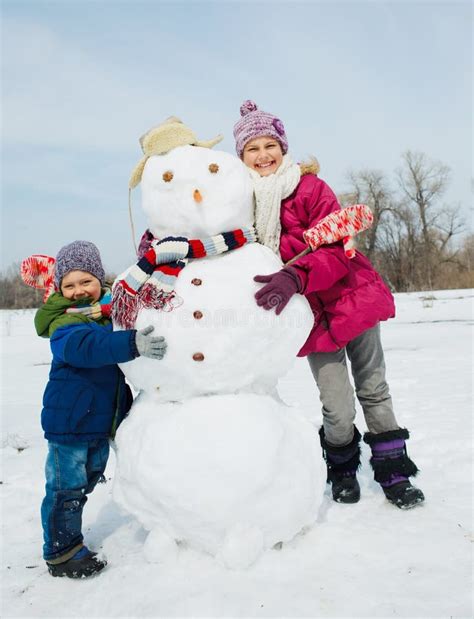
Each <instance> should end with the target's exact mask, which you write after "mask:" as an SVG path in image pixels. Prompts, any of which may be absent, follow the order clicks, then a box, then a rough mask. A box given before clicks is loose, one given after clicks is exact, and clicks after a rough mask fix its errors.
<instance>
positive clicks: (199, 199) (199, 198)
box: [193, 189, 202, 204]
mask: <svg viewBox="0 0 474 619" xmlns="http://www.w3.org/2000/svg"><path fill="white" fill-rule="evenodd" d="M193 198H194V199H195V201H196V202H197V203H198V204H199V203H200V202H202V195H201V192H200V191H199V189H195V190H194V193H193Z"/></svg>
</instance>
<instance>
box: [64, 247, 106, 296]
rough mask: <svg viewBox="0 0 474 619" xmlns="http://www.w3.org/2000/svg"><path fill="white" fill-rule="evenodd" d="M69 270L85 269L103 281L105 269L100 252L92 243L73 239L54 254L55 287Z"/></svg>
mask: <svg viewBox="0 0 474 619" xmlns="http://www.w3.org/2000/svg"><path fill="white" fill-rule="evenodd" d="M71 271H86V272H87V273H90V274H91V275H93V276H94V277H97V279H98V280H99V281H100V283H101V285H102V286H103V285H104V283H105V271H104V267H103V266H102V260H101V258H100V252H99V250H98V249H97V247H96V246H95V245H94V243H91V242H89V241H73V242H72V243H69V245H65V246H64V247H61V249H60V250H59V252H58V255H57V256H56V264H55V271H54V284H55V286H56V289H57V290H59V289H60V287H61V281H62V279H63V277H64V276H65V275H67V274H68V273H70V272H71Z"/></svg>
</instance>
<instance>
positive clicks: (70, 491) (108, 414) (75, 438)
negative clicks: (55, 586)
mask: <svg viewBox="0 0 474 619" xmlns="http://www.w3.org/2000/svg"><path fill="white" fill-rule="evenodd" d="M54 277H55V288H56V290H57V292H55V293H54V294H52V295H51V296H50V297H49V298H48V300H47V301H46V303H45V304H44V305H43V306H42V307H40V309H39V310H38V311H37V313H36V315H35V327H36V331H37V333H38V335H40V336H42V337H49V338H50V342H51V351H52V353H53V361H52V364H51V371H50V374H49V381H48V384H47V386H46V390H45V392H44V396H43V410H42V413H41V423H42V427H43V430H44V434H45V438H46V439H47V440H48V456H47V459H46V468H45V473H46V496H45V497H44V500H43V503H42V506H41V521H42V525H43V536H44V546H43V556H44V559H45V560H46V564H47V566H48V571H49V573H50V574H51V575H52V576H67V577H69V578H81V577H86V576H91V575H93V574H95V573H97V572H100V571H101V570H102V569H103V568H104V567H105V566H106V561H104V560H102V559H99V558H98V557H97V555H96V553H93V552H90V550H89V549H88V548H87V547H86V546H84V544H83V535H82V531H81V528H82V526H81V525H82V511H83V508H84V504H85V503H86V501H87V496H86V495H87V494H89V493H91V492H92V490H93V489H94V487H95V485H96V484H97V482H98V481H99V480H100V479H101V478H102V476H103V473H104V470H105V466H106V464H107V459H108V456H109V443H108V437H109V436H112V437H113V436H114V434H115V430H116V429H117V427H118V425H119V424H120V422H121V421H122V419H123V418H124V416H125V415H126V413H127V412H128V410H129V408H130V405H131V402H132V394H131V392H130V389H129V387H128V386H127V385H126V383H125V379H124V376H123V374H122V372H121V371H120V369H119V368H118V367H117V363H124V362H126V361H131V360H132V359H134V358H135V357H138V356H139V355H145V356H147V357H152V358H155V359H162V358H163V355H164V353H165V350H166V343H165V341H164V338H163V337H152V336H151V335H150V333H151V331H152V330H153V327H146V328H145V329H142V330H141V331H138V332H137V331H135V330H128V331H116V332H113V331H112V325H111V322H110V319H109V318H108V316H107V315H104V312H101V311H99V310H100V308H101V307H102V308H104V304H103V303H102V302H103V301H104V299H105V298H106V296H107V295H106V293H107V291H106V289H105V288H104V279H105V274H104V269H103V267H102V263H101V260H100V254H99V250H98V249H97V247H96V246H95V245H94V244H93V243H89V242H87V241H74V242H73V243H70V244H69V245H66V246H65V247H63V248H62V249H61V250H60V251H59V253H58V256H57V258H56V261H55V271H54ZM77 306H80V307H77ZM109 309H110V308H109Z"/></svg>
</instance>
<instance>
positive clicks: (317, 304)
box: [280, 174, 395, 357]
mask: <svg viewBox="0 0 474 619" xmlns="http://www.w3.org/2000/svg"><path fill="white" fill-rule="evenodd" d="M340 208H341V207H340V206H339V203H338V201H337V198H336V196H335V195H334V193H333V191H332V190H331V189H330V187H329V186H328V185H327V184H326V183H325V182H324V181H322V180H321V179H320V178H318V177H317V176H315V175H314V174H306V175H304V176H302V177H301V180H300V182H299V184H298V186H297V187H296V189H295V191H294V192H293V193H292V194H291V195H290V196H288V198H285V199H284V200H283V201H282V203H281V211H280V219H281V227H282V230H281V238H280V253H281V257H282V260H283V262H287V261H288V260H290V259H291V258H293V257H294V256H295V255H296V254H298V253H300V252H301V251H303V250H304V249H305V247H306V243H305V242H304V240H303V232H304V230H307V229H308V228H311V227H312V226H314V225H315V224H317V222H318V221H319V220H320V219H322V218H323V217H325V216H326V215H328V214H329V213H332V212H333V211H337V210H339V209H340ZM293 266H294V267H296V268H297V270H298V274H299V276H300V279H301V283H302V294H304V295H305V296H306V298H307V299H308V301H309V303H310V305H311V309H312V310H313V314H314V326H313V329H312V331H311V333H310V335H309V337H308V339H307V340H306V343H305V344H304V346H303V348H302V349H301V350H300V352H299V353H298V356H299V357H304V356H306V355H308V354H309V353H312V352H331V351H334V350H338V349H340V348H344V346H345V345H346V344H347V343H348V342H350V341H351V340H352V339H354V338H355V337H357V336H358V335H360V334H361V333H363V332H364V331H366V330H367V329H370V328H371V327H373V326H375V325H376V324H377V323H378V322H379V321H381V320H387V319H388V318H393V317H394V316H395V304H394V300H393V296H392V294H391V293H390V290H389V289H388V288H387V286H386V285H385V283H384V282H383V280H382V278H381V277H380V275H379V274H378V273H377V271H375V269H374V268H373V266H372V265H371V263H370V262H369V260H368V259H367V258H366V257H365V256H364V255H363V254H361V253H360V252H356V255H355V257H354V258H352V259H349V258H346V255H345V253H344V249H343V246H342V242H339V243H334V244H333V245H325V246H322V247H320V248H319V249H317V250H316V251H313V252H311V253H310V254H307V255H306V256H303V258H300V259H299V260H297V261H296V262H295V263H294V264H293Z"/></svg>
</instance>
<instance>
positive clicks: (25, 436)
mask: <svg viewBox="0 0 474 619" xmlns="http://www.w3.org/2000/svg"><path fill="white" fill-rule="evenodd" d="M427 296H429V295H427V293H410V294H398V295H396V302H397V318H396V319H394V320H392V321H389V322H388V323H385V324H384V325H383V329H382V337H383V341H384V346H385V351H386V361H387V367H388V377H389V382H390V387H391V392H392V396H393V398H394V402H395V406H396V411H397V415H398V419H399V421H400V423H401V424H402V425H403V426H406V427H408V428H409V430H410V432H411V439H410V441H409V443H408V450H409V454H410V455H411V457H412V458H413V459H414V460H415V462H416V463H417V465H418V466H419V467H420V469H421V473H420V475H419V476H418V478H417V481H416V483H417V484H418V485H419V486H420V487H421V488H422V489H423V491H424V493H425V495H426V503H425V504H424V505H423V506H419V507H416V508H414V509H413V510H409V511H401V510H398V509H396V508H395V507H393V506H392V505H390V504H388V503H387V501H386V500H385V498H384V496H383V494H382V492H381V491H380V488H379V487H378V486H377V485H376V484H375V483H374V481H373V479H372V474H371V471H370V469H369V467H368V464H367V463H368V458H369V453H368V449H367V446H366V445H364V446H363V461H364V464H363V467H362V469H361V472H360V476H359V477H360V482H361V491H362V497H361V501H360V502H359V503H358V504H356V505H340V504H336V503H334V502H333V501H332V500H330V497H329V491H328V489H327V488H326V490H325V494H324V498H323V501H322V504H321V506H320V508H319V510H318V512H317V514H316V522H315V525H314V526H313V527H312V528H310V529H308V530H306V531H305V532H304V534H301V535H299V536H297V537H296V538H295V539H294V540H293V541H291V542H289V543H287V544H283V547H282V548H281V550H277V549H272V550H268V551H267V552H265V553H263V554H262V556H261V557H260V558H259V559H258V560H257V561H256V562H255V563H254V564H253V565H252V566H251V567H249V568H248V569H237V570H229V569H227V568H226V567H225V566H224V565H223V561H220V560H219V558H218V559H215V558H213V557H212V556H210V555H208V554H205V553H202V552H200V551H197V550H195V549H194V548H192V547H188V546H185V545H180V546H178V547H176V548H172V549H171V550H170V549H169V547H167V545H166V543H167V540H166V539H165V540H163V539H160V538H159V536H158V535H156V536H155V537H149V538H148V539H147V531H146V530H145V528H144V527H143V526H142V525H141V524H140V523H139V522H138V520H137V519H136V518H135V517H134V516H133V515H131V514H128V513H124V512H122V511H120V509H119V507H118V506H117V504H116V503H115V502H114V501H113V498H112V486H113V483H112V481H113V478H114V477H115V476H116V471H115V465H116V463H115V458H114V455H113V454H112V455H111V458H110V461H109V465H108V468H107V473H106V476H107V478H108V480H109V483H107V484H103V485H99V486H98V487H97V488H96V490H95V491H94V493H93V494H92V495H91V497H90V499H89V502H88V503H87V505H86V507H85V512H84V533H85V535H86V540H87V543H88V544H89V545H90V546H91V547H92V548H94V549H97V550H100V552H101V553H103V554H104V555H106V556H107V559H108V561H109V565H108V566H107V568H106V570H105V571H104V572H103V573H102V574H100V575H99V576H98V577H96V578H92V579H88V580H83V581H79V582H77V581H69V580H64V579H53V578H51V576H49V574H48V573H47V570H46V568H45V565H44V562H43V561H42V558H41V525H40V519H39V507H40V503H41V500H42V496H43V487H44V479H43V468H44V460H45V457H46V442H45V441H44V439H43V437H42V432H41V428H40V409H41V397H42V392H43V389H44V386H45V384H46V381H47V375H48V369H49V367H48V366H49V361H50V351H49V344H48V341H47V340H42V339H40V338H38V337H37V336H36V335H35V334H34V329H33V312H32V311H2V312H1V314H0V318H1V323H0V328H1V342H2V440H1V447H2V450H1V451H2V468H3V474H2V480H3V483H2V485H1V492H2V495H3V496H2V505H3V510H2V551H3V552H2V606H3V608H2V616H4V617H87V616H89V617H427V618H428V617H429V618H431V617H457V618H460V617H471V616H472V610H473V608H472V597H471V590H472V583H471V576H472V563H471V560H472V539H473V538H472V419H471V415H472V339H471V335H472V331H471V328H472V299H473V296H474V292H473V291H472V290H458V291H436V292H434V293H433V296H434V297H435V299H434V300H431V301H430V300H426V299H425V300H422V298H423V297H427ZM278 391H279V394H280V396H281V398H282V400H283V401H284V402H285V403H286V404H288V405H291V406H297V407H298V409H299V410H300V411H302V413H303V414H304V416H305V418H306V419H307V420H308V421H310V422H312V423H314V424H315V425H319V424H320V423H321V415H320V410H319V409H320V404H319V401H318V397H317V390H316V387H315V385H314V382H313V379H312V376H311V373H310V371H309V368H308V367H307V364H306V361H305V360H304V359H297V360H296V362H295V365H294V367H293V369H292V370H291V371H290V372H289V373H288V374H287V375H286V376H285V377H283V378H282V379H280V381H279V384H278ZM357 424H358V427H359V428H360V429H361V431H363V430H365V424H364V421H363V416H362V414H361V412H360V411H359V412H358V417H357ZM314 440H315V441H317V436H316V434H314ZM157 474H158V472H157ZM295 483H297V480H295ZM242 530H243V531H244V532H246V534H245V536H244V537H245V539H246V540H247V542H248V544H247V550H246V552H249V553H251V552H252V550H253V549H254V548H255V546H256V545H258V543H259V535H258V531H255V530H254V529H253V528H252V527H251V526H250V525H246V524H245V523H242V524H241V527H240V530H239V529H237V530H236V538H237V539H242ZM233 539H235V538H232V536H229V538H228V545H227V546H226V549H225V550H226V552H228V553H230V554H232V552H233V545H232V542H233ZM242 553H243V550H242V548H240V547H239V548H238V551H237V554H238V555H241V554H242ZM146 557H147V558H148V560H147V558H146ZM162 557H163V558H162ZM244 558H245V557H244Z"/></svg>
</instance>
